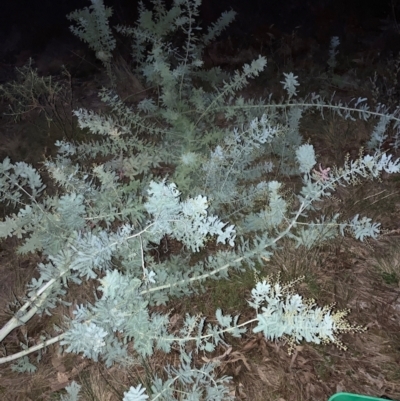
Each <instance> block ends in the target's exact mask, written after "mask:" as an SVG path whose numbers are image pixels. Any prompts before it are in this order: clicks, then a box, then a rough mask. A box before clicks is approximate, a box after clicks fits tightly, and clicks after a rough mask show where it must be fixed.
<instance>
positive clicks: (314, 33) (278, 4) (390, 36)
mask: <svg viewBox="0 0 400 401" xmlns="http://www.w3.org/2000/svg"><path fill="white" fill-rule="evenodd" d="M0 1H1V3H2V4H3V7H2V8H1V12H0V83H3V82H6V81H7V80H9V79H10V78H11V77H12V72H11V71H12V70H14V67H15V66H22V65H24V64H25V63H26V62H27V60H28V59H29V58H30V57H32V58H33V59H34V60H35V62H36V66H37V67H38V69H39V72H41V73H43V74H52V73H55V71H56V70H57V69H58V68H59V66H60V65H61V64H65V65H67V66H68V65H71V64H73V63H72V62H71V63H70V62H69V60H68V57H70V56H71V55H72V54H74V56H75V57H77V56H76V55H77V54H78V53H79V51H81V53H80V54H81V55H79V57H81V58H82V57H83V56H82V55H83V53H85V56H84V57H86V60H88V59H89V58H90V57H92V60H91V61H92V63H93V64H95V63H98V60H96V59H95V58H94V55H92V54H91V53H92V52H90V51H89V50H88V47H87V45H86V44H84V43H83V42H81V41H80V40H79V39H78V38H77V37H75V35H73V34H72V33H71V32H70V30H69V26H70V25H71V23H70V21H68V20H67V18H66V15H67V14H69V13H70V12H72V11H74V10H76V9H82V8H84V7H88V6H90V5H91V2H90V1H89V0H40V1H39V0H0ZM104 2H105V4H106V6H112V7H113V10H114V15H113V17H112V19H111V26H114V25H116V24H126V25H133V24H134V23H135V21H136V19H137V11H136V10H137V0H104ZM144 3H145V5H146V6H147V8H150V7H151V3H150V2H149V1H148V0H145V1H144ZM166 3H167V4H168V3H172V0H167V1H166ZM397 3H399V5H398V4H397ZM229 9H233V10H235V11H236V12H237V16H236V19H235V21H234V22H233V24H232V25H231V27H230V28H229V30H228V31H225V32H224V33H223V35H222V38H221V39H222V40H223V39H224V36H225V38H226V37H227V35H229V36H230V37H234V38H236V39H237V41H236V42H235V46H234V47H235V48H236V47H237V48H246V47H249V46H250V45H251V43H252V42H251V41H252V40H253V41H254V38H260V37H261V38H262V39H261V41H262V40H264V39H263V35H264V37H266V38H268V32H269V31H270V27H271V25H273V34H274V35H275V36H278V37H279V36H282V35H285V34H290V33H291V32H293V31H294V30H296V32H297V35H299V36H301V37H304V38H311V39H312V40H313V41H314V42H316V43H318V45H320V46H321V47H323V48H325V49H328V48H329V41H330V38H331V37H332V36H333V35H336V36H339V38H340V42H341V45H343V44H344V43H345V42H346V41H347V42H349V43H350V42H351V47H350V48H349V49H348V53H350V52H351V53H357V52H361V51H363V50H365V48H366V47H369V49H370V50H371V49H372V50H373V49H375V48H376V49H377V50H376V51H379V52H380V53H381V54H383V52H382V50H383V48H384V47H388V48H389V49H390V51H392V52H393V53H395V54H396V53H397V52H398V51H400V34H399V32H400V28H399V26H398V25H397V16H399V20H400V0H203V3H202V5H201V9H200V20H201V21H202V24H203V26H209V25H210V23H212V22H214V21H215V20H216V19H217V18H218V17H219V16H220V14H221V12H223V11H225V10H229ZM385 21H386V22H385ZM385 24H386V28H385V29H386V30H382V26H384V25H385ZM389 25H391V28H387V26H389ZM388 32H389V33H388ZM258 40H259V39H258ZM125 47H126V52H127V53H129V43H126V46H125ZM79 49H80V50H79ZM343 49H344V48H343V47H341V51H342V50H343ZM119 50H121V49H119ZM122 50H123V49H122ZM123 55H124V56H125V54H123Z"/></svg>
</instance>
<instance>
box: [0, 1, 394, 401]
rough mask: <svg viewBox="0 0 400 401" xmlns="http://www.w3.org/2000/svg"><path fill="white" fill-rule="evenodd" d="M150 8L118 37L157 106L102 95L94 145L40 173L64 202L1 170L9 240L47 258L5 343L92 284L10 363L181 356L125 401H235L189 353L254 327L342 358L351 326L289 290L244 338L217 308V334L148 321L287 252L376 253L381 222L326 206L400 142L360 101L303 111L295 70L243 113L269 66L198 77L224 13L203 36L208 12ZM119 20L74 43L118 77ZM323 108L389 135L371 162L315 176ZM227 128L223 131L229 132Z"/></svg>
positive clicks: (82, 122) (384, 167)
mask: <svg viewBox="0 0 400 401" xmlns="http://www.w3.org/2000/svg"><path fill="white" fill-rule="evenodd" d="M152 4H153V6H154V9H153V10H147V9H146V8H145V7H144V5H143V4H142V3H140V5H139V15H140V16H139V20H138V23H137V24H136V26H135V27H134V28H128V27H119V28H118V30H119V31H120V32H122V33H124V34H127V35H128V36H133V38H134V39H133V44H132V49H133V52H134V61H135V71H136V72H137V73H138V74H139V75H140V77H141V78H142V79H143V81H144V83H146V84H148V85H152V86H154V87H157V89H158V97H157V98H151V97H149V98H148V99H144V100H142V101H141V102H140V103H139V104H138V105H137V107H136V108H135V107H128V106H126V105H125V104H124V103H123V101H122V100H121V99H119V98H118V96H117V95H116V94H115V93H114V92H112V91H109V90H103V91H102V92H101V97H102V99H103V100H104V102H105V103H106V104H108V106H109V108H110V113H108V114H106V115H104V114H99V113H97V112H94V111H91V110H85V109H79V110H76V111H75V112H74V115H75V116H76V118H77V119H78V123H79V126H80V128H81V129H87V130H89V131H90V133H91V134H92V137H95V138H96V140H92V141H82V142H80V143H77V142H68V141H66V140H63V141H57V142H56V146H57V147H58V154H57V156H56V157H55V158H54V159H52V160H50V159H49V160H46V161H45V163H44V165H43V169H45V170H46V172H47V173H48V175H49V177H50V180H51V181H52V184H53V186H54V187H55V188H56V191H51V192H50V191H49V192H46V191H45V186H44V184H43V180H42V178H41V175H40V173H39V172H38V171H37V170H36V169H34V168H33V167H32V166H30V165H28V164H26V163H23V162H20V163H18V162H17V163H12V162H11V161H10V160H9V159H5V160H4V161H3V162H2V163H1V164H0V200H1V201H2V202H4V203H6V204H8V205H10V206H11V207H14V209H15V211H14V212H12V213H10V214H9V215H8V216H6V217H5V218H4V219H3V221H1V222H0V238H6V237H16V238H18V239H19V240H20V247H19V252H21V253H37V252H40V253H41V255H42V262H41V263H40V264H39V265H38V266H37V269H38V273H39V275H38V278H34V279H32V281H31V282H30V283H29V285H28V293H27V296H26V298H25V299H24V304H23V305H22V306H21V308H20V309H19V310H18V311H17V313H16V314H15V316H14V317H13V318H12V319H10V321H9V322H8V323H7V324H6V325H5V326H4V327H3V328H1V329H0V340H3V339H4V338H5V336H7V335H8V334H9V333H10V332H11V331H12V330H13V329H15V328H16V327H19V326H21V325H23V324H25V323H26V322H27V321H29V319H31V318H32V316H33V315H34V314H41V313H47V314H51V313H52V312H51V311H52V309H53V308H54V307H55V306H56V305H58V304H60V303H64V304H67V301H66V295H67V292H68V286H69V284H70V283H76V284H81V283H82V282H84V281H87V280H92V281H94V282H95V283H96V286H97V288H96V289H97V292H96V296H95V297H94V300H93V302H92V303H87V304H85V305H78V306H76V308H75V310H74V313H73V315H74V317H73V318H71V317H67V316H66V317H65V322H64V326H63V327H62V328H59V333H58V335H57V336H55V337H49V338H47V339H45V340H44V341H43V342H42V343H41V344H38V345H36V346H35V347H34V348H31V349H26V350H23V351H22V352H21V353H19V354H16V355H10V356H8V357H5V358H0V363H4V362H8V361H12V360H14V359H17V358H20V359H19V362H18V363H17V364H16V365H14V366H15V369H16V370H18V371H21V372H22V371H32V370H33V367H32V366H33V365H32V363H31V362H30V361H29V358H28V357H27V355H28V354H29V353H32V352H36V351H38V350H40V349H41V348H44V347H46V346H48V345H50V344H53V343H55V342H60V343H61V345H62V346H63V348H64V351H66V352H74V353H79V354H81V355H83V356H84V357H87V358H91V359H93V360H95V361H97V360H101V361H103V362H104V363H105V364H106V365H107V366H111V365H112V364H114V363H119V364H121V365H132V364H137V363H140V359H141V358H146V357H150V356H151V355H153V353H154V352H155V350H161V351H163V352H166V353H168V352H172V350H174V351H177V352H178V353H179V357H180V365H179V366H174V367H173V366H167V367H166V368H165V370H166V376H167V378H166V379H165V380H164V379H161V378H160V377H158V376H157V375H155V376H154V381H153V383H152V384H151V386H150V387H149V388H146V389H145V388H143V387H142V386H141V385H138V384H137V383H135V386H132V387H130V389H129V390H127V391H126V392H125V394H124V400H125V401H144V400H146V399H147V398H151V399H165V400H166V401H171V400H175V399H176V392H175V391H174V389H175V388H176V386H179V387H180V388H181V389H184V391H181V393H180V394H181V395H180V398H179V399H180V400H182V399H188V400H200V399H207V400H208V399H209V400H222V399H229V397H230V396H229V393H228V390H227V384H228V382H229V378H227V377H222V378H216V377H215V376H214V369H215V367H216V363H215V362H209V363H206V364H204V365H203V366H201V367H200V368H196V369H195V368H194V367H193V353H196V352H210V351H214V350H216V348H217V347H226V346H227V345H228V342H227V341H228V340H227V339H226V338H225V335H226V334H230V335H232V336H235V337H240V336H241V335H242V334H243V333H244V332H245V331H246V328H245V326H246V325H248V324H250V323H255V324H256V326H255V329H253V331H254V332H262V333H263V334H264V336H265V337H266V338H267V339H278V338H280V337H281V336H289V337H290V338H291V339H292V341H293V342H294V343H296V342H300V341H303V340H305V341H309V342H314V343H319V342H321V341H332V342H336V341H338V339H337V334H338V333H339V332H341V331H346V330H347V331H352V330H355V327H352V326H345V325H344V323H343V320H341V321H340V322H341V323H343V324H342V325H338V324H337V322H338V321H335V322H334V320H333V319H334V317H335V318H336V319H339V317H338V316H337V315H335V312H334V311H332V310H331V309H330V308H326V307H325V308H324V307H322V308H321V307H318V306H317V305H310V304H308V303H306V302H303V300H302V297H301V296H300V295H298V294H295V293H293V292H292V293H290V292H285V287H284V286H283V285H282V284H281V283H279V282H277V283H270V282H267V281H266V280H262V281H260V282H258V283H256V284H255V288H254V289H253V291H252V299H251V300H249V304H250V306H252V307H253V308H254V310H255V315H254V316H255V317H254V319H252V320H250V321H248V322H240V320H239V315H236V316H230V315H224V314H223V312H222V310H217V311H216V314H215V319H214V321H216V323H214V324H211V323H209V322H208V321H207V317H205V316H198V315H190V314H187V315H186V316H182V317H181V318H182V321H181V326H180V328H179V329H178V330H177V331H175V332H173V333H172V332H171V331H170V316H169V315H168V314H161V313H158V312H154V308H153V306H154V305H167V304H168V301H169V300H170V299H171V297H182V296H190V295H191V294H193V293H195V292H196V291H198V290H199V288H200V289H201V288H202V286H203V285H204V282H205V280H206V279H208V278H213V279H225V278H227V277H228V274H229V272H231V271H237V272H241V271H243V270H244V269H246V268H250V269H255V268H256V266H257V263H263V262H264V261H265V260H268V259H269V258H270V257H271V255H272V254H273V252H275V251H276V248H277V245H278V244H279V241H281V240H282V239H283V238H289V239H291V240H293V241H294V242H295V244H296V246H298V247H300V246H304V247H307V248H311V247H313V246H315V245H317V244H319V243H321V242H322V241H330V240H332V239H333V238H335V237H337V236H338V235H348V233H351V234H353V235H354V237H355V238H357V239H359V240H361V241H363V240H365V239H366V238H376V236H377V235H378V234H379V227H380V226H379V223H376V222H373V221H372V220H371V219H370V218H369V217H368V216H360V215H359V214H357V215H356V216H354V217H353V218H351V219H348V220H342V219H341V217H340V215H339V214H334V215H333V216H326V215H323V214H319V207H320V204H321V202H322V201H323V200H324V199H325V198H328V197H330V196H332V194H333V193H334V191H335V189H336V187H337V186H340V185H343V186H350V185H352V184H353V183H354V182H355V181H357V180H360V179H370V178H377V177H379V175H380V173H382V172H386V173H389V174H393V173H398V172H399V171H400V161H399V160H393V159H392V158H391V156H389V155H386V154H385V153H382V152H381V145H382V143H383V141H384V140H385V139H386V135H387V134H386V129H387V127H388V126H389V125H390V124H391V123H392V122H393V121H394V124H393V128H394V130H395V138H396V135H397V136H398V132H399V124H398V121H399V119H398V116H397V114H398V113H397V111H396V112H394V113H390V112H389V110H387V109H385V108H383V107H381V106H379V107H378V108H376V109H375V110H374V111H372V110H370V108H369V107H368V105H367V104H366V101H365V99H363V98H359V99H355V100H354V101H353V102H351V103H349V104H344V103H342V102H340V101H339V102H337V103H332V102H329V101H326V100H324V99H323V98H322V97H321V96H319V95H318V94H314V93H313V94H308V95H306V96H305V97H303V98H302V97H300V96H299V94H300V93H301V89H302V88H301V85H300V83H299V81H298V77H297V76H295V75H294V74H293V73H292V72H290V73H285V74H284V80H283V81H282V84H283V87H284V89H285V91H286V92H287V98H286V99H283V100H282V102H280V103H275V102H273V100H272V98H270V99H268V101H259V102H256V101H254V100H251V99H250V100H245V99H244V98H243V97H241V96H239V95H237V93H238V91H239V90H241V89H242V88H244V87H245V86H246V84H247V83H248V80H249V79H250V78H252V77H255V76H257V75H258V74H260V73H261V72H262V71H263V69H264V68H265V67H266V60H265V58H264V57H261V56H260V57H259V58H258V59H256V60H254V61H253V62H252V63H249V64H248V65H245V66H244V67H243V68H242V69H241V70H237V71H235V72H234V73H232V74H228V73H224V74H222V73H221V71H220V70H219V69H217V68H212V69H210V70H203V69H202V59H201V56H202V52H203V51H204V48H205V46H206V45H207V44H208V43H209V42H210V41H211V40H212V39H213V38H214V37H215V36H216V35H218V34H219V33H220V32H221V31H222V30H223V29H224V28H225V27H226V26H227V25H228V24H229V23H230V22H231V21H232V19H233V16H234V13H232V12H227V13H224V14H223V15H222V16H221V18H220V19H219V20H218V21H217V22H216V23H215V24H213V25H212V26H211V28H210V29H209V30H208V32H206V33H205V34H202V33H201V30H200V27H199V26H198V25H197V24H196V21H195V17H196V16H197V15H198V8H199V5H200V0H174V1H173V4H172V7H171V9H167V8H166V7H165V4H164V2H163V1H162V0H153V1H152ZM110 15H111V10H110V9H108V8H106V7H104V5H103V3H102V1H101V0H92V6H91V7H89V9H85V10H82V11H76V12H75V13H73V14H71V18H72V19H74V20H75V21H77V23H78V28H75V29H74V30H73V31H74V33H76V34H77V35H78V36H79V37H80V38H81V39H83V40H85V41H87V42H88V43H89V45H90V46H91V47H92V48H93V49H94V50H95V51H96V52H97V53H98V54H97V56H98V57H99V58H100V59H101V60H102V61H104V62H105V63H106V67H107V66H109V64H110V62H111V51H112V50H113V48H114V45H115V42H114V39H113V38H112V33H111V29H110V27H109V25H108V18H109V16H110ZM172 34H173V35H172ZM175 34H177V35H182V36H183V38H184V40H183V43H184V44H183V45H182V46H181V47H179V46H178V45H177V44H176V43H177V42H174V40H173V39H171V38H173V36H174V35H175ZM335 43H336V42H335ZM335 43H332V46H333V45H334V44H335ZM101 52H103V53H104V54H103V53H101ZM221 77H223V78H221ZM328 109H329V110H331V111H332V112H335V113H337V114H338V115H339V116H341V117H343V118H345V119H351V120H356V119H363V120H367V119H370V118H377V119H378V120H379V121H378V123H377V125H376V127H375V129H374V131H373V133H372V135H371V139H370V142H369V147H370V152H369V153H368V154H365V155H363V156H362V157H360V158H358V159H357V160H348V161H346V163H345V165H344V166H342V167H340V168H333V167H332V168H329V167H325V168H323V167H322V166H321V165H318V158H317V156H316V154H315V150H314V147H313V146H312V144H309V143H304V141H303V138H302V136H301V134H300V131H299V130H300V122H301V118H302V117H303V115H304V114H305V113H307V112H309V111H317V112H319V113H320V114H321V117H322V118H323V115H324V111H326V110H328ZM221 118H222V119H223V120H224V122H225V123H226V124H223V126H219V125H218V124H217V122H218V121H219V119H221ZM166 166H167V167H166ZM282 174H285V176H291V177H297V179H298V182H300V183H301V188H300V189H299V191H298V192H297V193H290V194H288V193H287V188H285V186H284V184H283V183H282V182H281V180H280V177H281V175H282ZM300 217H301V219H302V224H300V223H299V219H300ZM304 221H306V223H304ZM171 239H173V240H175V241H177V242H179V243H180V244H181V246H182V249H181V251H180V252H175V253H174V252H172V253H171V254H170V255H169V256H168V257H166V258H158V257H156V256H155V254H156V252H155V250H156V251H157V247H158V246H160V243H162V242H163V241H164V240H171ZM209 241H214V242H215V243H216V244H220V245H221V247H220V248H221V249H219V250H217V251H215V252H213V253H211V254H209V255H204V254H203V255H202V254H201V253H200V256H202V258H201V260H200V261H199V260H198V259H195V258H192V256H193V254H194V253H196V254H197V255H196V256H198V255H199V253H198V252H199V251H201V250H202V249H204V247H205V246H206V244H207V242H209ZM339 320H340V319H339ZM128 345H132V348H133V352H131V351H128ZM188 346H190V347H192V350H193V351H191V352H190V351H188V350H187V347H188ZM25 347H26V346H25ZM26 348H27V347H26ZM77 386H78V385H71V387H69V389H68V390H67V391H68V397H69V398H66V399H68V400H75V399H78V398H77V397H78V390H79V389H78V387H77ZM74 397H75V398H74Z"/></svg>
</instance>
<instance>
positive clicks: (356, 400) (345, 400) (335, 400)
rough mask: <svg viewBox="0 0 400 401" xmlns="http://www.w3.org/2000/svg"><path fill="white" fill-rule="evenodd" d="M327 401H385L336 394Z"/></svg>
mask: <svg viewBox="0 0 400 401" xmlns="http://www.w3.org/2000/svg"><path fill="white" fill-rule="evenodd" d="M328 401H386V400H384V399H383V398H377V397H370V396H369V395H360V394H350V393H337V394H334V395H333V396H332V397H331V398H329V400H328Z"/></svg>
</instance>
